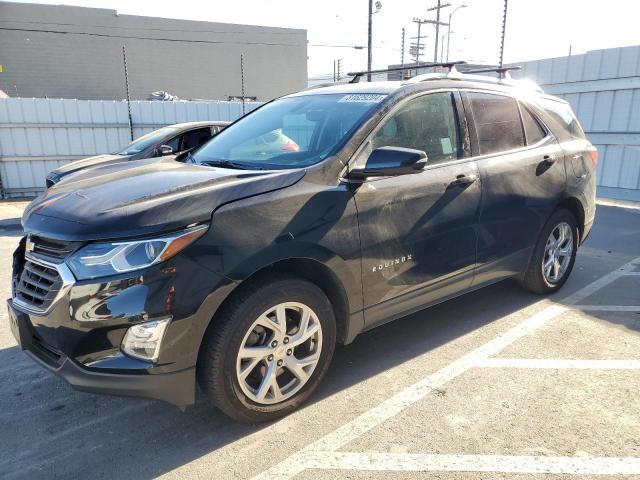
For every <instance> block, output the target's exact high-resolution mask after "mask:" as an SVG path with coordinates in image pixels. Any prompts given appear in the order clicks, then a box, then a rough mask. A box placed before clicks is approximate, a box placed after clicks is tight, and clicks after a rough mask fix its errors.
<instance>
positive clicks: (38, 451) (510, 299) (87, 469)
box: [0, 282, 540, 479]
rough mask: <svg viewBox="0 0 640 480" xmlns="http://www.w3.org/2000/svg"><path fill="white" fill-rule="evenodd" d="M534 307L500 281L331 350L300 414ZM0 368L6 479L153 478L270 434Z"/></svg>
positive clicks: (35, 372) (198, 409)
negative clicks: (239, 442)
mask: <svg viewBox="0 0 640 480" xmlns="http://www.w3.org/2000/svg"><path fill="white" fill-rule="evenodd" d="M539 300H540V297H538V296H534V295H531V294H528V293H525V292H524V291H522V290H520V289H519V288H518V287H517V286H515V285H514V284H513V283H512V282H503V283H501V284H498V285H495V286H492V287H488V288H486V289H484V290H483V291H482V292H474V293H471V294H468V295H466V296H465V297H464V301H455V300H454V301H449V302H445V303H443V304H440V305H437V306H435V307H432V308H430V309H428V310H423V311H421V312H417V313H415V314H413V315H410V316H408V317H406V318H404V319H402V320H400V321H397V322H393V323H390V324H387V325H383V326H381V327H378V328H376V329H374V330H372V331H370V332H367V333H364V334H362V335H360V336H359V337H358V338H357V339H356V341H355V342H354V343H353V344H351V345H348V346H344V347H340V348H338V349H337V351H336V354H335V357H334V360H333V363H332V366H331V368H330V369H329V373H328V375H327V377H326V378H325V380H324V381H323V382H322V384H321V386H320V387H319V389H318V390H317V391H316V393H314V395H313V396H312V397H311V399H310V401H309V402H308V404H307V406H308V405H311V404H313V403H315V402H319V401H321V400H323V399H325V398H327V397H329V396H331V395H334V394H335V393H337V392H339V391H341V390H343V389H346V388H349V387H350V386H352V385H355V384H357V383H359V382H362V381H364V380H366V379H368V378H370V377H372V376H375V375H377V374H379V373H381V372H384V371H387V370H389V369H392V368H394V367H396V366H397V365H400V364H402V363H404V362H407V361H408V360H411V359H412V358H415V357H417V356H419V355H423V354H424V353H426V352H429V351H432V350H434V349H437V348H438V347H440V346H442V345H445V344H447V343H449V342H451V341H452V340H455V339H457V338H459V337H462V336H464V335H466V334H469V333H470V332H473V331H474V330H477V329H479V328H481V327H483V326H485V325H488V324H490V323H492V322H494V321H495V320H497V319H500V318H501V317H503V316H505V315H509V314H510V313H513V312H515V311H517V310H519V309H521V308H524V307H526V306H527V305H530V304H532V303H535V302H537V301H539ZM0 365H3V366H5V367H2V368H0V382H2V383H3V384H4V385H6V386H7V387H8V390H9V392H7V396H6V397H5V399H4V400H0V407H2V412H1V413H0V422H1V423H4V424H5V428H4V429H3V430H4V433H3V434H1V435H0V437H1V438H2V440H0V447H1V448H0V450H2V451H4V452H6V453H5V455H3V457H4V458H3V459H0V468H2V470H3V472H4V473H5V474H7V475H8V476H9V477H17V478H30V479H32V478H39V477H42V478H44V477H47V478H50V477H51V475H52V474H55V475H58V476H61V477H67V476H69V477H84V476H85V475H87V476H88V475H91V476H93V477H94V478H96V477H97V478H100V477H102V476H108V477H110V478H114V477H116V478H120V477H122V478H124V477H130V476H131V475H136V477H137V478H141V477H142V478H147V477H149V478H150V477H156V476H159V475H162V474H164V473H167V472H169V471H171V470H174V469H176V468H178V467H180V466H182V465H185V464H188V463H189V462H191V461H193V460H195V459H197V458H199V457H202V456H204V455H206V454H209V453H211V452H214V451H216V450H218V449H220V448H221V447H223V446H225V445H227V444H229V443H232V442H234V441H235V440H237V439H239V438H242V437H245V436H247V435H250V434H254V433H256V432H259V431H260V430H262V429H263V428H266V427H268V426H269V424H259V425H243V424H239V423H236V422H234V421H232V420H230V419H228V418H227V417H226V416H224V415H223V414H222V413H221V412H220V411H218V410H217V409H215V408H213V407H211V406H210V404H209V403H208V401H207V399H206V398H205V397H204V396H203V395H202V394H200V393H199V395H198V398H197V402H196V404H195V405H194V406H192V407H190V408H188V409H187V410H186V411H185V412H181V411H180V410H178V409H176V408H174V407H171V406H169V405H166V404H163V403H161V402H155V401H146V400H137V399H126V398H118V397H109V396H101V395H92V394H86V393H82V392H76V391H75V390H73V389H71V387H69V386H68V385H66V384H65V383H64V382H63V381H62V380H60V379H57V378H55V377H54V376H52V375H51V374H50V373H48V372H46V371H44V370H42V369H40V367H38V366H35V365H33V362H32V361H31V360H30V359H28V358H27V357H26V356H25V355H23V354H22V353H21V352H20V351H19V350H18V349H17V348H16V347H13V348H8V349H4V350H0ZM7 366H8V367H7ZM11 366H15V368H12V367H11ZM31 378H33V380H32V381H31V380H30V379H31ZM7 387H5V388H7ZM303 408H304V407H303ZM14 425H15V427H16V428H15V429H13V428H12V426H14ZM3 443H4V445H2V444H3ZM94 450H95V452H96V453H95V454H93V453H91V452H93V451H94ZM98 452H99V453H98ZM85 455H91V460H90V461H87V460H86V457H84V456H85ZM114 464H117V471H116V470H114Z"/></svg>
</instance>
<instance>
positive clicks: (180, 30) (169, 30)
mask: <svg viewBox="0 0 640 480" xmlns="http://www.w3.org/2000/svg"><path fill="white" fill-rule="evenodd" d="M184 21H193V20H184ZM0 23H11V24H13V23H28V24H38V25H59V26H67V27H76V26H77V27H85V28H87V27H88V28H111V29H113V28H117V29H129V30H149V31H152V30H156V31H160V32H177V33H190V34H192V33H213V34H220V35H225V34H228V35H293V33H292V32H248V31H241V30H238V31H231V30H229V31H223V30H183V29H177V28H166V29H165V28H151V27H147V28H144V27H140V28H138V27H119V26H115V25H113V26H110V25H78V24H77V23H55V22H19V21H15V22H14V21H11V22H8V21H6V20H0ZM257 28H277V27H257ZM0 30H17V31H29V32H45V33H63V34H71V35H74V34H75V35H95V36H110V37H117V38H134V39H141V40H173V41H185V42H187V41H193V42H202V43H205V42H214V43H242V44H247V43H249V44H265V45H293V44H288V43H283V44H279V43H262V42H225V41H222V40H220V41H218V40H189V39H164V38H154V37H137V36H124V35H123V36H119V35H114V34H106V33H104V34H102V33H93V32H74V31H70V30H67V31H60V30H42V29H27V28H12V27H0ZM307 46H308V47H326V48H353V49H355V50H364V49H365V47H364V45H332V44H327V43H307Z"/></svg>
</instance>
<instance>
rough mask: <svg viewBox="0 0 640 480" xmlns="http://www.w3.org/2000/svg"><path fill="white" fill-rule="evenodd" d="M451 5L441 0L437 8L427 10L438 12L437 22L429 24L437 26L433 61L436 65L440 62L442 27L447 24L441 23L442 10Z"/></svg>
mask: <svg viewBox="0 0 640 480" xmlns="http://www.w3.org/2000/svg"><path fill="white" fill-rule="evenodd" d="M450 6H451V4H450V3H445V4H442V3H441V0H438V4H437V5H436V6H435V7H431V8H428V9H427V12H432V11H433V10H435V11H436V21H435V22H429V23H435V25H436V44H435V48H434V50H433V61H434V63H437V61H438V40H439V39H440V25H446V24H445V23H440V10H442V9H443V8H445V7H450Z"/></svg>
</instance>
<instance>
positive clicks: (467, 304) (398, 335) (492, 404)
mask: <svg viewBox="0 0 640 480" xmlns="http://www.w3.org/2000/svg"><path fill="white" fill-rule="evenodd" d="M19 236H20V232H19V231H16V230H15V229H14V230H9V229H5V230H2V227H1V226H0V265H1V266H2V267H3V268H1V269H0V271H1V272H2V276H1V277H0V293H2V294H3V295H4V298H8V297H9V296H10V291H9V289H10V287H9V273H10V259H11V253H12V251H13V249H14V248H15V246H16V244H17V242H18V240H19ZM15 345H16V344H15V341H14V339H13V338H12V336H11V333H10V331H9V328H8V324H7V315H6V311H4V309H2V310H1V311H0V389H1V395H0V425H1V426H2V428H0V477H2V478H11V479H13V478H25V479H37V478H87V477H90V478H92V479H100V478H110V479H111V478H151V477H166V478H207V479H209V478H214V479H226V478H237V479H244V478H247V479H248V478H259V479H267V478H274V479H288V478H295V479H333V478H349V479H365V478H366V479H378V478H380V479H382V478H394V479H432V478H442V479H462V478H464V479H480V478H482V479H489V478H490V479H493V478H505V479H522V478H531V476H533V475H543V474H544V478H545V479H547V478H549V479H557V478H632V477H634V476H636V475H637V476H640V395H639V394H638V391H640V388H639V387H640V209H638V208H637V207H636V208H633V207H631V208H621V207H618V206H602V205H600V206H599V207H598V214H597V219H596V223H595V226H594V229H593V231H592V234H591V236H590V237H589V238H588V239H587V241H586V243H585V244H584V245H583V247H582V248H581V249H580V251H579V253H578V257H577V261H576V265H575V268H574V271H573V273H572V275H571V277H570V279H569V281H568V282H567V284H566V285H565V287H564V288H563V289H562V290H561V291H560V292H558V293H557V294H556V295H553V296H550V297H539V296H535V295H532V294H529V293H526V292H523V291H522V290H520V289H519V288H518V287H517V286H516V285H515V284H514V283H513V282H510V281H506V282H502V283H500V284H497V285H494V286H491V287H488V288H486V289H483V290H480V291H477V292H474V293H471V294H468V295H465V296H464V297H460V298H458V299H456V300H452V301H449V302H446V303H444V304H441V305H439V306H436V307H434V308H431V309H429V310H424V311H421V312H418V313H416V314H413V315H411V316H409V317H407V318H404V319H402V320H399V321H396V322H393V323H390V324H388V325H385V326H382V327H380V328H378V329H376V330H373V331H371V332H369V333H366V334H363V335H361V336H360V337H359V338H358V339H357V340H356V341H355V342H354V343H353V344H352V345H349V346H346V347H341V348H338V349H337V351H336V355H335V358H334V361H333V364H332V367H331V369H330V371H329V374H328V375H327V377H326V378H325V380H324V382H323V384H322V385H321V387H320V388H319V390H318V391H317V392H316V393H315V394H314V395H313V396H312V398H311V400H310V401H309V402H308V403H307V404H306V405H305V406H304V407H303V408H302V409H300V410H299V411H297V412H295V413H294V414H292V415H290V416H289V417H287V418H285V419H282V420H280V421H277V422H274V423H270V424H266V425H241V424H237V423H234V422H233V421H231V420H229V419H228V418H226V417H225V416H224V415H223V414H222V413H221V412H219V411H217V410H216V409H214V408H213V407H211V406H209V405H208V404H207V402H206V400H205V399H204V398H203V397H202V396H201V395H200V396H199V398H198V402H197V403H196V405H195V406H193V407H190V408H188V409H187V410H186V411H184V412H182V411H180V410H178V409H176V408H174V407H171V406H169V405H165V404H163V403H160V402H154V401H146V400H136V399H126V398H118V397H109V396H100V395H93V394H87V393H82V392H77V391H75V390H73V389H72V388H70V387H69V386H68V385H66V384H65V383H64V381H62V380H60V379H58V378H56V377H54V376H52V375H50V374H49V373H48V372H46V371H44V370H43V369H42V368H41V367H39V366H38V365H36V364H35V363H34V362H33V361H32V360H30V359H29V358H28V357H27V356H26V355H25V354H24V353H23V352H21V351H19V350H18V349H17V347H16V346H15Z"/></svg>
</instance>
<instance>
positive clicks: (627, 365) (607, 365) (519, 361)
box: [476, 358, 640, 370]
mask: <svg viewBox="0 0 640 480" xmlns="http://www.w3.org/2000/svg"><path fill="white" fill-rule="evenodd" d="M476 366H477V367H481V368H549V369H565V368H575V369H578V370H587V369H602V370H639V369H640V360H571V359H569V360H567V359H555V358H548V359H547V358H545V359H541V358H485V359H484V360H481V361H480V362H478V365H476Z"/></svg>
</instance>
